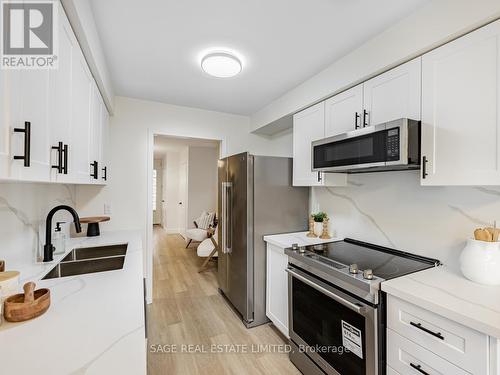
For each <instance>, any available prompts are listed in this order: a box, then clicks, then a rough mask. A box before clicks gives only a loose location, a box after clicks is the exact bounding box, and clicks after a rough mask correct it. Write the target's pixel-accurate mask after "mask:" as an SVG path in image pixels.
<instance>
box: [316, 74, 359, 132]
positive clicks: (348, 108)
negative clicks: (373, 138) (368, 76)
mask: <svg viewBox="0 0 500 375" xmlns="http://www.w3.org/2000/svg"><path fill="white" fill-rule="evenodd" d="M362 120H363V85H362V84H361V85H358V86H355V87H353V88H351V89H349V90H347V91H344V92H341V93H340V94H337V95H335V96H333V97H331V98H330V99H328V100H327V101H326V102H325V137H331V136H333V135H337V134H341V133H345V132H348V131H351V130H355V129H358V128H360V127H362Z"/></svg>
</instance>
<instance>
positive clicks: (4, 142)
mask: <svg viewBox="0 0 500 375" xmlns="http://www.w3.org/2000/svg"><path fill="white" fill-rule="evenodd" d="M9 73H10V71H7V70H4V69H0V179H8V178H9V177H10V174H11V173H10V168H11V165H12V156H11V153H10V138H11V134H12V126H11V125H12V124H13V122H12V112H11V111H10V110H9V109H10V108H11V97H12V96H11V94H10V89H9V88H10V87H11V82H10V79H11V76H10V74H9Z"/></svg>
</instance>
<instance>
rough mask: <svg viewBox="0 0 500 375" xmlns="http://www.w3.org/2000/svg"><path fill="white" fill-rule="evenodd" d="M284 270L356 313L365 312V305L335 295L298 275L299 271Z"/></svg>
mask: <svg viewBox="0 0 500 375" xmlns="http://www.w3.org/2000/svg"><path fill="white" fill-rule="evenodd" d="M285 271H286V272H288V273H289V274H290V275H292V276H293V277H295V278H297V279H299V280H300V281H302V282H303V283H305V284H307V285H309V286H310V287H312V288H314V289H316V290H317V291H318V292H321V293H323V294H325V295H327V296H328V297H330V298H331V299H333V300H335V301H336V302H338V303H340V304H341V305H344V306H345V307H347V308H349V309H351V310H354V311H356V312H357V313H358V314H363V313H364V312H365V307H364V306H360V305H357V304H355V303H352V302H350V301H348V300H346V299H344V298H342V297H340V296H338V295H336V294H335V293H332V292H330V291H329V290H328V289H326V288H323V287H322V286H321V285H318V284H316V283H314V282H313V281H311V280H309V279H308V278H307V277H304V276H302V275H300V274H299V273H297V272H295V271H293V270H292V269H290V268H287V269H286V270H285Z"/></svg>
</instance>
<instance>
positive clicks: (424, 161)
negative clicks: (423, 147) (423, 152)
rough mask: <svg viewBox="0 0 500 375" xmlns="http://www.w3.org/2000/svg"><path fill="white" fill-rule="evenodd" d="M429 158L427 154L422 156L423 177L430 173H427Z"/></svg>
mask: <svg viewBox="0 0 500 375" xmlns="http://www.w3.org/2000/svg"><path fill="white" fill-rule="evenodd" d="M428 161H429V160H427V156H423V157H422V179H425V178H426V177H427V175H428V173H427V162H428Z"/></svg>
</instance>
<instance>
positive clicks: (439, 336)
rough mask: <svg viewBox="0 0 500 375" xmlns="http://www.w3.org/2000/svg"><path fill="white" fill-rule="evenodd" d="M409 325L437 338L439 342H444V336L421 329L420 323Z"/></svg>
mask: <svg viewBox="0 0 500 375" xmlns="http://www.w3.org/2000/svg"><path fill="white" fill-rule="evenodd" d="M410 324H411V325H412V326H413V327H415V328H418V329H420V330H421V331H424V332H425V333H428V334H429V335H432V336H434V337H437V338H438V339H440V340H444V336H443V335H442V334H441V332H433V331H431V330H430V329H427V328H425V327H423V326H422V324H420V323H415V322H410Z"/></svg>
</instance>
